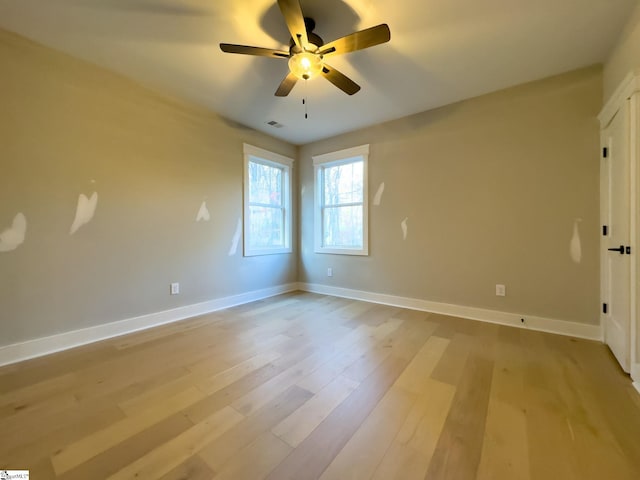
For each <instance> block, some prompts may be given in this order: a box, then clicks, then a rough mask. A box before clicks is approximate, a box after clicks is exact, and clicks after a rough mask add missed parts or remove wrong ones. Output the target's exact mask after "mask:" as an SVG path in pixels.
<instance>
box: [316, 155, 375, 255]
mask: <svg viewBox="0 0 640 480" xmlns="http://www.w3.org/2000/svg"><path fill="white" fill-rule="evenodd" d="M368 158H369V145H362V146H360V147H354V148H349V149H347V150H341V151H339V152H333V153H327V154H325V155H318V156H314V157H313V166H314V171H315V185H316V187H315V251H316V252H317V253H339V254H346V255H368V254H369V242H368V207H367V197H368V194H367V160H368Z"/></svg>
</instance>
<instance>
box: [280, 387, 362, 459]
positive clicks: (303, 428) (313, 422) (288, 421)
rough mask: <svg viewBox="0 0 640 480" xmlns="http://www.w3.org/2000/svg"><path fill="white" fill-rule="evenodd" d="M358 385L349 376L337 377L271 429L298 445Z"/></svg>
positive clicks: (282, 437) (291, 444) (292, 445)
mask: <svg viewBox="0 0 640 480" xmlns="http://www.w3.org/2000/svg"><path fill="white" fill-rule="evenodd" d="M358 385H359V384H358V383H356V382H354V381H353V380H349V379H348V378H345V377H342V376H338V377H336V379H335V380H333V381H332V382H331V383H329V384H327V385H326V386H325V387H324V388H323V389H321V390H320V391H319V392H318V393H317V394H315V395H314V396H313V397H312V398H311V399H310V400H309V401H308V402H306V403H305V404H304V405H302V406H301V407H300V408H298V409H297V410H296V411H295V412H293V413H292V414H291V415H289V416H288V417H287V418H285V419H284V420H283V421H282V422H280V423H279V424H278V425H276V426H275V427H273V428H272V430H271V431H272V432H273V433H274V434H275V435H276V436H278V437H280V438H281V439H282V440H284V441H285V442H286V443H287V444H288V445H290V446H291V447H297V446H298V445H300V443H301V442H302V441H303V440H304V439H305V438H307V437H308V436H309V434H310V433H311V432H312V431H313V430H314V429H315V428H316V427H317V426H318V425H319V424H320V423H321V422H322V421H323V420H324V419H325V418H326V417H327V416H328V415H329V414H330V413H331V412H332V411H333V409H334V408H336V407H337V406H338V405H340V403H342V401H343V400H344V399H345V398H347V397H348V396H349V395H350V394H351V392H353V390H355V389H356V388H357V387H358Z"/></svg>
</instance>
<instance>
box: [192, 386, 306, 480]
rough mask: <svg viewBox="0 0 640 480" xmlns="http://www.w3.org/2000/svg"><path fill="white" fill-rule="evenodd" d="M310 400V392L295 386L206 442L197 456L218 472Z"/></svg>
mask: <svg viewBox="0 0 640 480" xmlns="http://www.w3.org/2000/svg"><path fill="white" fill-rule="evenodd" d="M311 397H312V394H311V392H308V391H306V390H303V389H301V388H300V387H297V386H295V385H293V386H291V387H289V388H288V389H287V390H285V391H284V392H281V393H280V394H279V395H277V396H276V397H275V398H274V399H273V400H271V401H270V402H268V403H266V404H265V405H263V406H262V407H261V408H260V409H259V410H257V411H256V412H254V413H253V414H252V415H250V416H248V417H247V418H246V419H245V420H244V421H242V422H239V423H238V425H236V426H235V427H234V428H233V429H230V430H229V431H228V432H227V433H226V434H225V435H222V436H221V437H220V438H219V439H217V440H216V441H213V442H210V443H209V444H208V445H207V446H206V448H203V450H202V452H201V453H200V456H201V457H202V458H203V459H204V461H205V462H207V465H209V466H210V467H211V468H212V469H213V470H215V471H219V470H221V469H222V468H224V465H225V463H226V462H227V461H228V460H229V459H230V458H231V457H233V455H235V454H236V453H237V452H239V451H240V450H242V449H243V448H245V447H246V446H247V445H249V444H250V443H251V442H252V441H253V440H254V439H255V438H256V437H257V436H259V435H261V434H263V433H265V432H268V431H269V430H270V429H271V428H273V427H274V425H277V424H278V423H280V422H281V421H282V420H283V419H285V418H287V417H288V416H289V415H291V413H292V412H295V411H296V410H297V409H298V408H299V407H300V406H301V405H302V404H304V403H305V402H306V401H307V400H309V399H310V398H311Z"/></svg>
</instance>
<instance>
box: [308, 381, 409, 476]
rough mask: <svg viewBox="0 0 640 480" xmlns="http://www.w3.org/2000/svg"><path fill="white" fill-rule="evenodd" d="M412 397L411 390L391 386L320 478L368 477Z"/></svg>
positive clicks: (386, 447)
mask: <svg viewBox="0 0 640 480" xmlns="http://www.w3.org/2000/svg"><path fill="white" fill-rule="evenodd" d="M415 401H416V396H415V395H414V394H412V393H410V392H407V391H405V390H403V389H401V388H396V387H391V388H390V389H389V390H388V391H387V393H386V394H385V396H384V397H382V399H381V400H380V403H378V405H376V407H375V408H374V409H373V410H372V412H371V414H370V415H368V416H367V418H366V420H365V421H364V422H363V423H362V425H361V426H360V427H359V428H358V429H357V430H356V432H355V433H354V435H353V436H352V437H351V438H350V439H349V441H348V442H347V443H346V444H345V446H344V447H343V448H342V450H340V453H338V455H336V457H335V458H334V459H333V461H332V462H331V463H330V464H329V466H328V467H327V469H326V470H325V471H324V472H323V473H322V475H321V477H320V478H321V479H322V480H342V479H344V478H371V476H372V475H373V473H374V472H375V470H376V468H377V466H378V464H379V463H380V460H381V459H382V457H383V456H384V454H385V452H386V451H387V449H388V448H389V445H391V442H392V441H393V438H394V437H395V436H396V434H397V433H398V430H400V428H401V426H402V424H403V423H404V421H405V418H406V416H407V415H408V413H409V410H410V409H411V407H412V406H413V404H414V403H415Z"/></svg>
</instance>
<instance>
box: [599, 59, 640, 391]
mask: <svg viewBox="0 0 640 480" xmlns="http://www.w3.org/2000/svg"><path fill="white" fill-rule="evenodd" d="M625 102H629V122H630V125H629V132H630V134H629V142H630V144H629V156H630V157H631V158H630V159H629V160H630V163H629V175H630V183H629V215H630V225H629V235H630V238H629V240H630V245H631V258H630V261H631V268H630V285H629V289H630V305H629V326H630V332H629V335H630V338H629V340H630V346H629V348H630V352H629V353H630V366H631V378H632V380H633V382H634V386H635V387H636V388H637V389H638V390H639V391H640V363H639V359H640V355H639V354H638V353H639V352H638V350H637V349H638V346H640V339H639V338H638V337H639V334H640V325H639V324H640V318H639V316H638V313H639V312H638V308H637V305H638V299H639V298H640V282H638V279H639V278H640V256H638V255H637V252H636V248H637V245H638V242H637V239H638V238H640V221H638V213H639V212H640V194H639V193H640V192H638V187H639V186H640V168H639V165H638V163H639V160H640V138H638V137H639V136H640V69H637V70H634V71H632V72H630V73H629V74H628V75H627V76H626V77H625V79H624V80H623V81H622V83H621V84H620V86H619V87H618V88H617V89H616V91H615V92H614V93H613V95H612V96H611V98H610V99H609V100H608V101H607V103H606V104H605V106H604V108H603V109H602V111H601V112H600V114H599V115H598V120H599V121H600V131H601V135H600V143H601V145H600V146H601V148H604V147H608V145H605V144H604V142H605V140H604V136H603V135H602V131H603V130H604V129H605V128H606V127H607V126H608V125H609V123H610V122H611V120H612V119H613V117H614V116H615V114H616V113H617V112H618V110H620V108H621V107H622V106H623V105H624V103H625ZM600 158H601V162H602V156H600ZM603 182H604V171H603V167H602V163H601V170H600V208H601V213H602V206H603V202H604V196H605V195H606V191H605V190H604V189H603ZM605 241H606V238H605V237H604V236H603V235H600V299H601V302H602V303H604V302H605V301H606V292H605V285H604V279H605V278H604V275H605V271H604V265H605V263H604V261H605V252H606V251H607V250H606V247H605ZM600 312H601V313H600V326H601V328H602V332H603V339H604V333H605V325H604V322H605V321H606V316H605V314H604V313H602V310H601V311H600Z"/></svg>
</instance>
